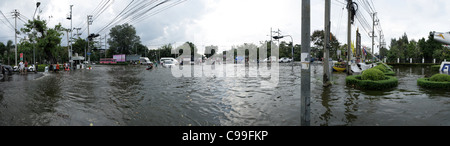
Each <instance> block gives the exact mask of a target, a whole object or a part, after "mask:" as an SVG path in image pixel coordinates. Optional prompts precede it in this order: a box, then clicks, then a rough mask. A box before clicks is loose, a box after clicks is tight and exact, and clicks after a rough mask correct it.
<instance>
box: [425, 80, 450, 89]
mask: <svg viewBox="0 0 450 146" xmlns="http://www.w3.org/2000/svg"><path fill="white" fill-rule="evenodd" d="M417 85H419V86H421V87H424V88H430V89H450V82H435V81H431V80H430V79H429V78H420V79H417Z"/></svg>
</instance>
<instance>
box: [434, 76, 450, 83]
mask: <svg viewBox="0 0 450 146" xmlns="http://www.w3.org/2000/svg"><path fill="white" fill-rule="evenodd" d="M430 81H435V82H450V75H446V74H435V75H433V76H431V78H430Z"/></svg>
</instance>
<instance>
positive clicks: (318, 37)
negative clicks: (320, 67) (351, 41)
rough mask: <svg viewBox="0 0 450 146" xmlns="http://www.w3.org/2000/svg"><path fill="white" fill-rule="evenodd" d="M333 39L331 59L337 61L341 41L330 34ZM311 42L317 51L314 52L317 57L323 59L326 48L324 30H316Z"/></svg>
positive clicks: (331, 41) (331, 42)
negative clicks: (324, 48)
mask: <svg viewBox="0 0 450 146" xmlns="http://www.w3.org/2000/svg"><path fill="white" fill-rule="evenodd" d="M330 35H331V39H330V46H331V48H330V57H332V58H333V59H337V57H338V56H337V54H336V51H337V49H338V48H339V46H340V43H339V41H338V40H337V39H336V37H335V36H334V35H333V34H332V33H330ZM311 41H312V42H313V44H314V46H315V48H317V50H314V51H315V53H317V54H316V57H319V58H322V57H323V47H324V41H325V32H324V30H316V31H314V33H313V34H312V35H311ZM311 51H312V50H311Z"/></svg>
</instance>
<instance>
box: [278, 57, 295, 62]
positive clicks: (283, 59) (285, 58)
mask: <svg viewBox="0 0 450 146" xmlns="http://www.w3.org/2000/svg"><path fill="white" fill-rule="evenodd" d="M289 62H292V59H290V58H287V57H283V58H280V61H279V63H289Z"/></svg>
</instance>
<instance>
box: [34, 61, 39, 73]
mask: <svg viewBox="0 0 450 146" xmlns="http://www.w3.org/2000/svg"><path fill="white" fill-rule="evenodd" d="M34 68H35V69H34V72H35V73H37V72H38V62H36V64H34Z"/></svg>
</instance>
